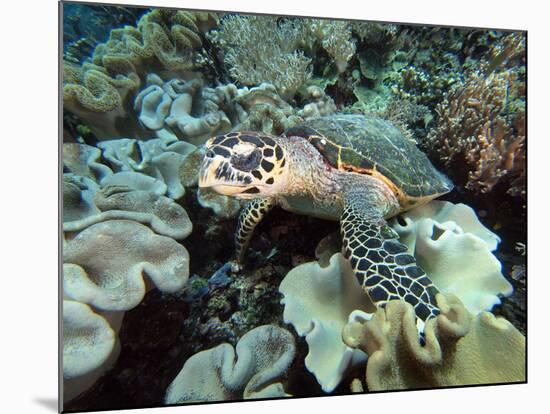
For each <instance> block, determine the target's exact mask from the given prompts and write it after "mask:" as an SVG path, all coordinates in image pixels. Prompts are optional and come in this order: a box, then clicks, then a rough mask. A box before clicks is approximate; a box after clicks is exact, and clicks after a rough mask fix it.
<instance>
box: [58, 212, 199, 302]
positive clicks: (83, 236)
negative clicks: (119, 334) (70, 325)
mask: <svg viewBox="0 0 550 414" xmlns="http://www.w3.org/2000/svg"><path fill="white" fill-rule="evenodd" d="M63 262H64V265H63V288H64V292H65V294H66V295H67V296H68V297H69V298H71V299H73V300H76V301H79V302H82V303H88V304H91V305H93V306H95V307H97V308H99V309H103V310H114V311H115V310H116V311H121V310H128V309H131V308H133V307H135V306H137V305H138V304H139V302H141V300H142V299H143V296H144V295H145V292H146V282H145V280H144V276H147V277H148V279H150V281H152V282H153V284H154V285H155V286H156V287H157V288H158V289H160V290H161V291H163V292H176V291H178V290H180V289H182V288H183V286H184V285H185V283H186V282H187V278H188V276H189V254H188V253H187V250H186V249H185V248H184V247H183V246H182V245H181V244H179V243H177V242H176V241H175V240H173V239H171V238H168V237H164V236H158V235H156V234H155V233H153V232H152V231H151V230H150V229H149V228H147V227H145V226H143V225H141V224H139V223H136V222H133V221H127V220H110V221H106V222H102V223H98V224H94V225H92V226H90V227H88V228H86V229H85V230H83V231H81V232H80V233H78V234H77V235H76V236H75V237H74V238H73V239H71V240H68V241H67V242H66V243H65V245H64V248H63Z"/></svg>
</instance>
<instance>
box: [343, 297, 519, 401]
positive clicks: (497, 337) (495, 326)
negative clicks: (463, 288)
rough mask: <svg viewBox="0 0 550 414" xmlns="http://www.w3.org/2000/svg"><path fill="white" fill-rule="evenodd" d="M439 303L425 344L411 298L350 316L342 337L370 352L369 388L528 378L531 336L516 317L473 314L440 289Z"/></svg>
mask: <svg viewBox="0 0 550 414" xmlns="http://www.w3.org/2000/svg"><path fill="white" fill-rule="evenodd" d="M438 306H439V308H440V309H441V314H440V315H438V316H437V317H436V318H434V319H431V320H430V321H428V323H427V324H426V327H425V342H426V343H425V345H424V346H422V345H421V344H420V343H419V341H418V331H417V330H416V326H415V322H414V310H413V308H412V307H411V305H410V304H408V303H406V302H402V301H390V302H389V303H388V304H387V305H386V306H385V308H383V309H378V310H377V311H376V313H375V314H374V315H365V314H363V315H361V314H359V313H355V314H354V315H351V316H350V322H349V323H348V325H346V327H345V328H344V331H343V335H342V337H343V339H344V342H345V343H346V344H347V345H348V346H350V347H353V348H355V347H357V348H359V349H361V350H363V351H364V352H365V353H367V354H368V355H369V359H368V361H367V365H366V375H365V379H366V384H367V387H368V390H369V391H387V390H398V389H414V388H432V387H443V386H450V385H453V386H456V385H473V384H491V383H503V382H523V381H525V378H526V377H525V337H524V336H523V335H521V334H520V333H519V331H518V330H517V329H516V328H514V327H513V326H512V324H510V322H508V321H506V320H505V319H502V318H495V317H494V316H493V315H492V314H490V313H488V312H482V313H480V314H478V315H472V314H470V313H469V312H468V311H467V310H466V308H465V307H464V306H463V305H462V303H461V302H460V300H458V299H457V298H456V297H453V296H443V295H438Z"/></svg>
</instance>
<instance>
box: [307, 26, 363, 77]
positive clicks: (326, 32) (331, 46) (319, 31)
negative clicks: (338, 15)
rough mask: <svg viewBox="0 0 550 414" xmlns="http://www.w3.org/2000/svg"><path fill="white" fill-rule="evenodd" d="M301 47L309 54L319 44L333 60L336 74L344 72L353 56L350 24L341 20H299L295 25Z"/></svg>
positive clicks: (353, 45) (353, 47)
mask: <svg viewBox="0 0 550 414" xmlns="http://www.w3.org/2000/svg"><path fill="white" fill-rule="evenodd" d="M297 28H298V30H300V39H301V40H300V41H301V45H302V46H303V47H304V48H305V49H306V50H308V51H309V52H310V53H311V54H314V53H313V52H314V51H315V49H316V48H317V45H316V43H319V44H320V45H321V46H322V48H323V49H324V50H325V51H326V52H327V53H328V54H329V56H330V57H331V58H332V59H333V61H334V63H335V65H336V67H337V69H338V72H339V73H342V72H344V71H345V70H346V68H347V66H348V62H349V61H350V59H351V58H352V57H353V55H355V43H354V41H353V39H352V38H351V27H350V24H349V23H348V22H346V21H343V20H322V19H301V20H300V21H299V23H297Z"/></svg>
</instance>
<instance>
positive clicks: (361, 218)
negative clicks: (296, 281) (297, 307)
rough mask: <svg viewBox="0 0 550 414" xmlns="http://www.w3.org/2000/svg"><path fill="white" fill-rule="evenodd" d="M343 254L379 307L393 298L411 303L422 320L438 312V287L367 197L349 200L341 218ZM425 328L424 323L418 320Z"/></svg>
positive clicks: (421, 326)
mask: <svg viewBox="0 0 550 414" xmlns="http://www.w3.org/2000/svg"><path fill="white" fill-rule="evenodd" d="M340 226H341V227H340V229H341V234H342V242H343V249H344V255H345V256H346V257H347V258H348V259H349V261H350V263H351V266H352V268H353V271H354V272H355V275H356V277H357V279H358V280H359V283H360V284H361V285H362V286H363V288H364V289H365V291H366V292H367V293H368V295H369V296H370V298H371V300H372V301H373V302H374V303H375V304H376V305H377V306H383V305H384V304H385V303H386V302H388V301H390V300H393V299H401V300H404V301H406V302H408V303H410V304H411V305H412V306H413V307H414V310H415V312H416V315H417V317H418V319H419V321H423V322H425V321H427V320H428V319H430V318H433V317H435V316H436V315H438V314H439V309H438V308H437V306H436V301H435V295H436V294H437V293H438V290H437V288H436V287H435V286H434V285H433V283H432V282H431V280H430V279H429V278H428V276H427V275H426V272H424V270H422V269H421V268H420V267H419V266H418V265H417V264H416V260H415V258H414V257H413V256H411V255H410V254H408V253H407V246H405V245H404V244H402V243H400V242H399V240H398V235H397V233H396V232H395V231H394V230H393V229H391V227H389V226H388V225H387V223H386V221H385V220H384V218H383V215H382V213H381V212H380V211H379V209H377V208H376V206H373V205H371V204H369V202H368V201H367V200H365V198H363V197H361V198H359V197H357V198H353V199H352V200H350V199H349V198H348V199H347V200H346V205H345V207H344V211H343V214H342V217H341V219H340ZM417 326H418V327H419V328H420V330H423V323H421V322H420V323H417Z"/></svg>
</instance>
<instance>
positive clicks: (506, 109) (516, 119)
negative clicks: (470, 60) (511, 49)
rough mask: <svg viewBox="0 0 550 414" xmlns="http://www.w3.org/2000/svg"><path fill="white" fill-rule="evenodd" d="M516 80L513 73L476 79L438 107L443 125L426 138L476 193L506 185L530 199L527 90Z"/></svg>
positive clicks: (434, 149) (460, 181)
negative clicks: (522, 97) (526, 137)
mask: <svg viewBox="0 0 550 414" xmlns="http://www.w3.org/2000/svg"><path fill="white" fill-rule="evenodd" d="M516 77H517V75H516V73H515V72H513V71H511V70H508V71H505V72H499V73H491V74H490V75H488V76H483V75H479V74H472V75H471V76H470V77H469V78H468V79H467V80H466V81H465V82H464V83H463V84H462V85H461V86H460V87H458V88H456V89H455V90H453V91H451V92H450V93H449V94H448V95H447V97H446V98H445V100H444V101H443V102H442V103H441V104H439V105H438V106H437V109H436V111H437V114H438V121H437V126H436V127H435V128H434V129H433V130H432V131H431V132H430V133H429V134H428V136H427V137H426V142H425V146H426V147H427V148H429V150H430V151H431V152H432V154H433V155H434V156H435V157H437V158H438V159H439V160H441V162H442V163H443V164H444V165H445V166H446V167H447V169H448V170H450V171H453V175H454V176H455V177H454V178H455V179H456V180H457V182H459V183H463V184H464V185H465V186H466V188H468V189H470V190H472V191H474V192H476V193H487V192H489V191H491V190H492V188H493V187H494V186H495V185H496V184H497V183H498V182H505V183H506V184H505V185H506V187H507V191H508V193H509V194H512V195H521V196H525V109H524V107H523V105H524V103H523V104H522V102H523V101H522V99H521V98H520V97H521V96H522V95H523V92H524V90H523V88H524V86H523V84H522V83H521V82H519V83H518V82H517V79H516ZM518 85H519V86H518ZM518 101H519V102H518ZM511 103H513V104H514V105H515V106H514V107H512V106H511ZM513 111H515V112H513ZM457 166H460V168H458V167H457ZM457 170H458V171H463V172H464V173H466V174H467V176H466V177H460V176H459V177H456V176H457V175H458V171H457Z"/></svg>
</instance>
